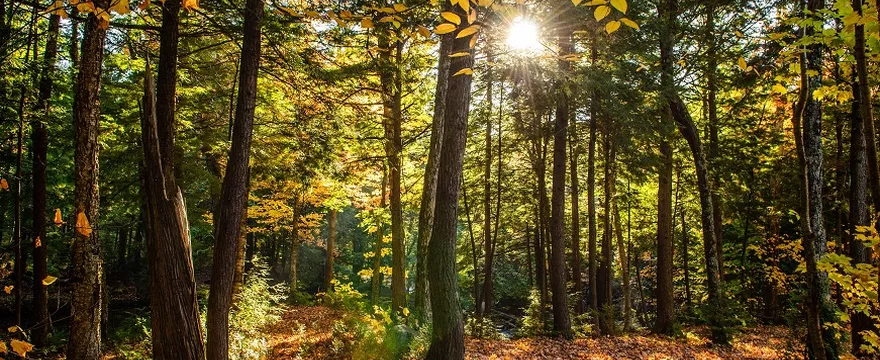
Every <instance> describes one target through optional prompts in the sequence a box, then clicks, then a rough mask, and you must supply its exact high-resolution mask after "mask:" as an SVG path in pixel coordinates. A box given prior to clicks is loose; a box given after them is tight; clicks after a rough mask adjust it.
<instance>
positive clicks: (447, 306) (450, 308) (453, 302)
mask: <svg viewBox="0 0 880 360" xmlns="http://www.w3.org/2000/svg"><path fill="white" fill-rule="evenodd" d="M447 8H448V6H447ZM455 11H457V12H460V14H459V16H462V17H465V16H466V14H464V13H463V12H462V11H460V9H456V10H455ZM453 36H454V35H453V34H447V35H444V37H453ZM470 39H471V36H465V37H462V38H460V39H455V40H454V42H453V45H452V50H451V52H452V53H457V52H462V51H464V52H471V49H470V48H469V46H468V43H469V42H470ZM471 66H473V57H471V56H464V57H456V58H453V59H451V60H450V67H449V74H450V75H449V77H448V83H447V84H448V88H447V93H446V104H445V110H444V117H445V119H444V130H443V145H442V146H443V152H442V154H441V155H440V169H439V172H438V181H437V203H436V207H435V211H434V229H433V231H432V233H431V241H430V244H429V245H428V269H429V272H428V275H429V277H428V283H429V284H430V293H431V310H432V313H433V316H432V322H433V325H434V334H433V337H432V338H431V346H430V347H429V348H428V352H427V355H426V359H429V360H435V359H436V360H460V359H464V326H463V324H462V316H461V305H460V304H459V299H458V273H457V272H456V270H455V245H456V239H457V233H458V231H457V227H458V226H457V223H458V221H457V219H458V194H459V190H460V188H461V175H462V174H461V173H462V163H463V160H464V149H465V143H466V141H467V123H468V111H469V109H470V97H471V96H470V95H471V81H472V77H471V76H470V75H463V76H462V75H460V76H452V75H451V74H455V73H456V72H458V71H459V70H461V69H464V68H470V67H471Z"/></svg>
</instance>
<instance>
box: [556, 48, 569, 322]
mask: <svg viewBox="0 0 880 360" xmlns="http://www.w3.org/2000/svg"><path fill="white" fill-rule="evenodd" d="M559 51H560V54H561V55H562V56H565V55H567V54H570V53H571V51H572V45H571V35H569V34H567V33H563V34H562V35H560V36H559ZM558 66H559V70H560V71H561V72H563V73H567V72H568V71H569V70H570V69H571V63H570V62H569V61H567V60H565V59H561V60H559V61H558ZM565 88H566V85H565V83H564V82H562V81H560V82H559V83H557V84H556V94H557V99H556V119H555V121H554V124H553V187H552V190H551V194H552V198H551V200H550V203H551V205H550V211H551V215H550V239H551V246H550V286H551V288H552V291H553V331H554V332H556V333H557V334H559V335H560V336H562V337H564V338H566V339H571V338H572V337H573V334H572V332H571V320H570V319H569V316H568V292H567V291H566V290H567V288H566V279H565V233H564V230H565V165H566V158H565V151H566V141H567V139H566V138H567V136H566V131H567V129H568V117H569V104H568V102H569V99H568V93H567V92H566V89H565Z"/></svg>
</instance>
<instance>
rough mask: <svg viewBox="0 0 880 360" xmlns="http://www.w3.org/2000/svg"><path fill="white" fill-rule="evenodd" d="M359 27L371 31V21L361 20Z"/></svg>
mask: <svg viewBox="0 0 880 360" xmlns="http://www.w3.org/2000/svg"><path fill="white" fill-rule="evenodd" d="M361 27H362V28H364V29H372V28H373V20H370V19H368V18H363V19H361Z"/></svg>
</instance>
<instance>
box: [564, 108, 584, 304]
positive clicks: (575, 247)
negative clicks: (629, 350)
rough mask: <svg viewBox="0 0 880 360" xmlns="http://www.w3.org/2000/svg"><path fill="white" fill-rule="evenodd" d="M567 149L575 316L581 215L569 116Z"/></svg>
mask: <svg viewBox="0 0 880 360" xmlns="http://www.w3.org/2000/svg"><path fill="white" fill-rule="evenodd" d="M568 126H569V131H571V133H570V135H569V137H568V147H569V151H570V152H571V155H569V166H570V172H571V175H570V176H571V281H572V282H573V283H574V291H575V294H577V295H576V297H575V298H576V299H577V300H576V301H575V303H574V312H575V314H578V315H580V314H583V313H584V301H583V299H584V282H583V279H582V278H581V267H582V265H581V220H580V219H581V214H580V184H579V181H578V153H579V151H578V145H577V137H578V133H577V128H576V126H577V121H576V120H575V117H574V116H571V119H570V121H569V125H568Z"/></svg>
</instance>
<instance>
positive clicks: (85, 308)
mask: <svg viewBox="0 0 880 360" xmlns="http://www.w3.org/2000/svg"><path fill="white" fill-rule="evenodd" d="M108 3H109V1H107V0H98V1H95V5H96V6H98V7H101V8H105V9H106V8H107V7H108ZM106 35H107V32H106V30H105V29H103V28H101V26H100V20H98V18H97V17H96V16H95V15H94V14H89V15H88V18H87V20H86V24H85V34H84V36H83V40H82V51H81V54H82V58H81V59H80V66H79V74H78V75H77V79H76V91H75V94H76V95H75V99H74V103H75V104H76V106H75V107H74V112H73V120H74V132H75V136H76V150H75V152H76V154H75V159H76V161H75V165H74V172H75V183H76V191H75V196H74V214H73V215H74V219H75V218H76V217H77V216H78V215H79V214H83V215H84V216H85V217H86V218H87V219H88V221H89V223H90V225H91V229H90V230H92V231H91V234H90V235H88V236H86V235H84V234H83V233H84V232H87V231H83V230H84V229H76V230H77V231H75V233H76V235H75V236H76V238H75V239H74V241H73V260H72V268H71V287H72V288H73V294H72V298H71V320H70V339H69V340H68V344H67V358H68V359H71V360H80V359H89V360H91V359H97V358H100V356H101V328H100V325H101V304H102V297H103V296H104V294H103V293H102V292H101V280H102V278H103V277H102V276H101V273H102V272H103V261H102V257H101V243H100V241H99V239H98V231H97V230H95V229H97V228H98V133H99V131H100V130H99V129H100V126H99V124H100V111H101V106H100V100H99V97H98V95H99V93H100V87H101V65H102V64H103V62H104V39H105V38H106Z"/></svg>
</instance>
